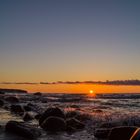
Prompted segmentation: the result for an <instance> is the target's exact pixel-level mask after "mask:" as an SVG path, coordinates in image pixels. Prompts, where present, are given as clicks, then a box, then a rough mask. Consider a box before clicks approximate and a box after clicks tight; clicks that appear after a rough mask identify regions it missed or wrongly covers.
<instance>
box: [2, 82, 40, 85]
mask: <svg viewBox="0 0 140 140" xmlns="http://www.w3.org/2000/svg"><path fill="white" fill-rule="evenodd" d="M0 84H5V85H13V84H16V85H36V84H38V83H33V82H1V83H0Z"/></svg>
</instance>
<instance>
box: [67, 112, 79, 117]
mask: <svg viewBox="0 0 140 140" xmlns="http://www.w3.org/2000/svg"><path fill="white" fill-rule="evenodd" d="M77 115H79V114H78V112H77V111H69V112H67V113H66V118H73V117H75V116H77Z"/></svg>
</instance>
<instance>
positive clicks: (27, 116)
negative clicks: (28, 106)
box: [23, 113, 34, 121]
mask: <svg viewBox="0 0 140 140" xmlns="http://www.w3.org/2000/svg"><path fill="white" fill-rule="evenodd" d="M33 119H34V118H33V117H32V116H31V115H30V114H29V113H25V114H24V116H23V120H24V121H30V120H33Z"/></svg>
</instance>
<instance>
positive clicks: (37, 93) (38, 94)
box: [33, 92, 42, 96]
mask: <svg viewBox="0 0 140 140" xmlns="http://www.w3.org/2000/svg"><path fill="white" fill-rule="evenodd" d="M33 95H36V96H41V95H42V93H41V92H36V93H34V94H33Z"/></svg>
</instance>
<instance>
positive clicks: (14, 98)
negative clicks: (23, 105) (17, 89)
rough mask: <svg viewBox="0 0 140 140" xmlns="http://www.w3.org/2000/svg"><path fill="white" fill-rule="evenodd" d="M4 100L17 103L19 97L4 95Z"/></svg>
mask: <svg viewBox="0 0 140 140" xmlns="http://www.w3.org/2000/svg"><path fill="white" fill-rule="evenodd" d="M5 101H7V102H9V103H19V99H18V98H17V97H14V96H10V97H6V98H5Z"/></svg>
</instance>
